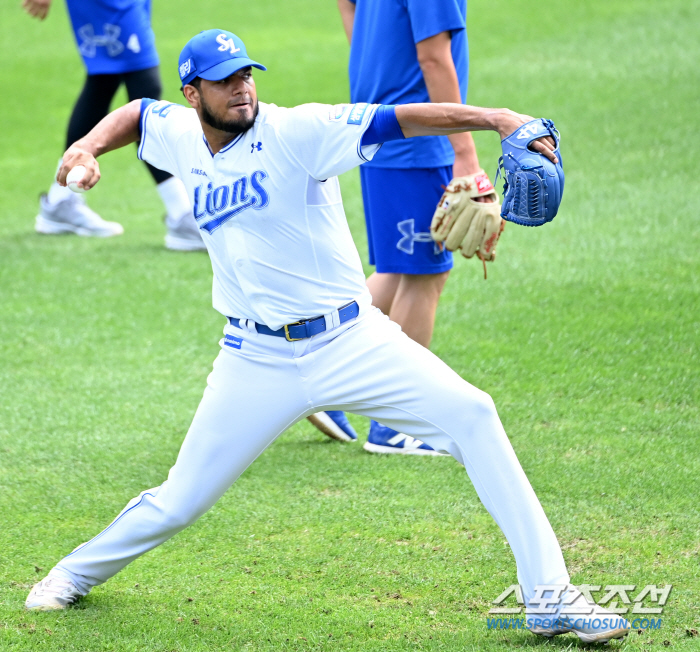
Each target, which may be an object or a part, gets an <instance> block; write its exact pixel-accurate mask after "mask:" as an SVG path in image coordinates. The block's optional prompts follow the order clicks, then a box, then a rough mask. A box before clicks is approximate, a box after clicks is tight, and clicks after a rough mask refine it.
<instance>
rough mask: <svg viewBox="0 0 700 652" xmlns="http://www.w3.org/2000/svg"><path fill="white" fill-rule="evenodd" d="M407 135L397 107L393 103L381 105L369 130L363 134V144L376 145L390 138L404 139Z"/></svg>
mask: <svg viewBox="0 0 700 652" xmlns="http://www.w3.org/2000/svg"><path fill="white" fill-rule="evenodd" d="M404 138H405V136H404V135H403V131H401V127H400V125H399V121H398V119H397V118H396V107H395V106H394V105H393V104H387V105H382V106H380V107H379V108H378V109H377V110H376V111H375V113H374V116H373V117H372V122H370V125H369V127H367V131H365V133H364V135H363V136H362V141H361V143H360V144H361V145H362V147H364V146H365V145H376V144H377V143H386V142H387V141H389V140H403V139H404Z"/></svg>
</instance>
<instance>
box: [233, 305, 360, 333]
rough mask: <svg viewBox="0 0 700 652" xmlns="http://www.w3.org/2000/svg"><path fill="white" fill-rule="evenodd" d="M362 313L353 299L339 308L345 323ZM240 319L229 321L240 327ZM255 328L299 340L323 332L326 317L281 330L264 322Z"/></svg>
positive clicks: (341, 318) (314, 318) (259, 331)
mask: <svg viewBox="0 0 700 652" xmlns="http://www.w3.org/2000/svg"><path fill="white" fill-rule="evenodd" d="M359 314H360V306H358V305H357V301H351V302H350V303H346V304H345V305H344V306H341V307H340V308H338V315H339V316H340V323H341V324H344V323H345V322H346V321H349V320H351V319H355V317H357V316H358V315H359ZM239 321H240V320H239V319H237V318H236V317H229V318H228V323H229V324H231V326H235V327H236V328H240V326H239V324H238V322H239ZM255 330H256V331H257V332H258V333H261V334H262V335H273V336H274V337H284V338H285V339H286V340H287V342H296V341H298V340H304V339H306V338H307V337H313V336H314V335H318V334H319V333H323V331H325V330H326V318H325V317H313V318H312V319H305V320H303V321H295V322H294V323H293V324H286V325H285V326H283V327H282V328H280V329H279V330H276V331H273V330H272V329H271V328H268V327H267V326H265V325H264V324H255Z"/></svg>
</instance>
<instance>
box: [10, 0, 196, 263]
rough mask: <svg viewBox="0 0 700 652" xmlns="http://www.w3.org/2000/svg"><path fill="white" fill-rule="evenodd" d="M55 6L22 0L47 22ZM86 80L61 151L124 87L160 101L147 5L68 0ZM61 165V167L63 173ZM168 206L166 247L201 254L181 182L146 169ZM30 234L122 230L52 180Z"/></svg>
mask: <svg viewBox="0 0 700 652" xmlns="http://www.w3.org/2000/svg"><path fill="white" fill-rule="evenodd" d="M51 2H52V0H23V2H22V6H23V7H24V9H25V11H26V12H27V13H29V14H31V15H32V16H35V17H37V18H39V19H40V20H44V18H46V16H47V14H48V12H49V9H50V8H51ZM66 4H67V5H68V13H69V15H70V20H71V24H72V26H73V32H74V34H75V39H76V42H77V45H78V50H79V51H80V56H81V57H82V59H83V62H84V63H85V67H86V68H87V78H86V80H85V84H84V86H83V90H82V91H81V93H80V95H79V97H78V100H77V102H76V104H75V106H74V107H73V113H72V114H71V117H70V121H69V122H68V133H67V135H66V148H68V147H70V146H71V145H72V144H73V143H74V142H75V141H77V140H79V139H80V138H82V137H83V136H85V135H86V134H87V133H88V132H89V131H90V130H91V129H92V128H93V127H94V126H95V125H96V124H97V123H98V122H99V121H100V120H101V119H102V118H104V117H105V116H106V115H107V112H108V111H109V106H110V104H111V102H112V99H113V98H114V95H115V94H116V92H117V89H118V88H119V86H120V85H121V84H122V83H123V84H124V85H125V86H126V91H127V94H128V96H129V99H130V100H134V99H139V98H142V97H153V98H160V95H161V89H162V87H161V81H160V73H159V70H158V53H157V52H156V46H155V37H154V35H153V30H152V29H151V0H66ZM60 164H61V163H60V161H59V167H60ZM146 166H147V167H148V171H149V172H150V173H151V176H152V177H153V180H154V181H155V182H156V184H157V185H156V188H157V190H158V194H159V195H160V197H161V199H162V201H163V204H164V205H165V224H166V229H167V232H166V236H165V246H166V247H167V248H168V249H175V250H180V251H193V250H205V249H206V247H205V245H204V243H203V242H202V238H201V236H200V234H199V229H198V228H197V225H196V223H195V221H194V220H193V219H192V207H191V205H190V203H189V199H188V197H187V191H186V190H185V186H184V185H183V183H182V181H180V180H179V179H177V178H175V177H173V176H172V175H171V174H170V173H168V172H164V171H163V170H159V169H158V168H156V167H154V166H152V165H151V164H150V163H146ZM35 228H36V230H37V232H39V233H43V234H62V233H77V234H78V235H82V236H96V237H103V238H104V237H109V236H115V235H120V234H121V233H123V232H124V229H123V228H122V226H121V224H118V223H116V222H107V221H105V220H103V219H102V218H101V217H100V216H99V215H98V214H97V213H96V212H95V211H93V210H91V209H90V208H89V207H88V206H87V204H86V203H85V199H84V197H83V196H82V195H78V194H76V193H73V192H71V191H70V190H69V189H68V188H63V187H61V186H59V185H58V184H57V183H56V182H55V181H54V183H53V184H52V185H51V187H50V188H49V191H48V193H46V194H43V195H41V197H40V199H39V214H38V215H37V217H36V225H35Z"/></svg>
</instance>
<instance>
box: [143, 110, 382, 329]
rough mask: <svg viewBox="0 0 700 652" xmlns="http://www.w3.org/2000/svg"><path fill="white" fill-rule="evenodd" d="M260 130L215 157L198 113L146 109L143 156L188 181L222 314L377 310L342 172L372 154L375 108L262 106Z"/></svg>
mask: <svg viewBox="0 0 700 652" xmlns="http://www.w3.org/2000/svg"><path fill="white" fill-rule="evenodd" d="M259 106H260V110H259V113H258V117H257V119H256V120H255V124H254V126H253V127H252V128H251V129H250V130H248V131H247V132H246V133H244V134H241V135H240V136H238V137H237V138H236V139H235V140H233V141H232V142H231V143H229V144H228V145H227V146H226V147H224V148H223V149H222V150H221V151H219V152H218V153H217V154H212V152H211V150H210V148H209V145H208V143H207V142H206V139H205V138H204V134H203V132H202V127H201V125H200V122H199V118H198V116H197V113H196V112H195V110H194V109H188V108H185V107H183V106H180V105H178V104H172V103H169V102H164V101H161V102H153V103H151V104H149V105H147V106H145V108H143V110H142V116H141V134H142V135H141V143H140V145H139V158H141V159H143V160H145V161H148V162H149V163H151V164H152V165H154V166H155V167H157V168H160V169H162V170H167V171H168V172H170V173H171V174H173V175H175V176H176V177H179V178H180V179H182V181H183V182H184V184H185V186H186V188H187V192H188V194H189V196H190V198H191V200H192V205H193V207H194V216H195V219H196V220H197V224H198V225H199V228H200V230H201V233H202V237H203V239H204V242H205V243H206V245H207V249H208V250H209V255H210V257H211V262H212V268H213V270H214V285H213V303H214V308H215V309H216V310H218V311H219V312H220V313H222V314H224V315H226V316H229V317H238V318H244V319H252V320H254V321H256V322H258V323H261V324H265V325H266V326H268V327H269V328H273V329H278V328H281V327H282V326H284V325H285V324H288V323H291V322H294V321H296V320H298V319H306V318H309V317H316V316H319V315H327V314H330V313H332V312H333V311H334V310H337V309H338V308H339V307H340V306H342V305H344V304H346V303H348V302H349V301H352V300H353V299H354V300H357V301H359V302H360V303H361V304H365V305H369V303H370V302H371V298H370V296H369V292H368V290H367V286H366V284H365V277H364V273H363V271H362V264H361V262H360V257H359V254H358V253H357V249H356V247H355V244H354V242H353V240H352V236H351V234H350V229H349V228H348V225H347V221H346V218H345V212H344V210H343V205H342V200H341V196H340V186H339V184H338V179H337V178H336V177H337V175H339V174H341V173H343V172H346V171H347V170H350V169H351V168H353V167H355V166H357V165H360V164H361V163H363V162H364V161H367V160H369V159H371V158H372V156H374V154H375V153H376V152H377V151H378V149H379V147H381V145H369V146H365V147H362V146H361V144H360V141H361V139H362V136H363V134H364V132H365V131H366V129H367V127H368V126H369V124H370V123H371V121H372V118H373V116H374V113H375V111H376V109H377V105H368V104H354V105H338V106H329V105H323V104H305V105H302V106H297V107H295V108H292V109H286V108H281V107H278V106H275V105H274V104H263V103H262V102H261V103H260V105H259Z"/></svg>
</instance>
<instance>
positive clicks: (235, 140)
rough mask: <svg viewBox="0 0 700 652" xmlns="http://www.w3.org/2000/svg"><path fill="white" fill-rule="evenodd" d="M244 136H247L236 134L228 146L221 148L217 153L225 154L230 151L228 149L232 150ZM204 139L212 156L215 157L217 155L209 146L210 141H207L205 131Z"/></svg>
mask: <svg viewBox="0 0 700 652" xmlns="http://www.w3.org/2000/svg"><path fill="white" fill-rule="evenodd" d="M243 136H245V134H238V136H236V137H235V138H234V139H233V140H232V141H231V142H230V143H229V144H228V145H226V147H224V148H223V149H220V150H219V151H218V152H217V154H223V153H224V152H228V150H230V149H231V148H232V147H233V146H234V145H235V144H236V143H237V142H238V141H239V140H241V138H243ZM202 140H203V141H204V144H205V145H206V147H207V151H208V152H209V153H210V154H211V157H212V158H214V156H216V154H214V152H212V151H211V147H209V143H208V142H207V138H206V136H205V135H204V133H202Z"/></svg>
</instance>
